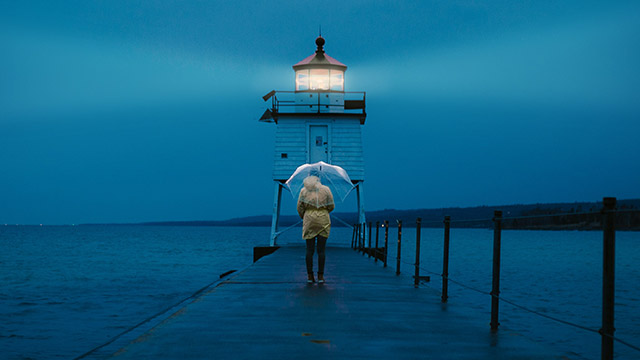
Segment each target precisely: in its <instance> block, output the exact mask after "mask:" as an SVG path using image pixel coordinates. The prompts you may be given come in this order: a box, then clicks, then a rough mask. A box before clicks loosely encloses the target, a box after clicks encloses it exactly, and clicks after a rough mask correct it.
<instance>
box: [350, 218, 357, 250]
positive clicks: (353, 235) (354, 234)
mask: <svg viewBox="0 0 640 360" xmlns="http://www.w3.org/2000/svg"><path fill="white" fill-rule="evenodd" d="M355 239H356V225H355V224H353V233H352V234H351V248H352V249H354V248H355V246H354V245H353V242H354V241H355Z"/></svg>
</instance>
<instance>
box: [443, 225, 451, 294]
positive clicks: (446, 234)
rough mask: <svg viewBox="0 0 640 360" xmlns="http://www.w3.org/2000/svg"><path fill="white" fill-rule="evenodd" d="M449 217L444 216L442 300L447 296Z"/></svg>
mask: <svg viewBox="0 0 640 360" xmlns="http://www.w3.org/2000/svg"><path fill="white" fill-rule="evenodd" d="M450 227H451V217H450V216H445V217H444V254H443V259H442V302H447V299H448V298H449V229H450Z"/></svg>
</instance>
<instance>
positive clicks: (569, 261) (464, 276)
mask: <svg viewBox="0 0 640 360" xmlns="http://www.w3.org/2000/svg"><path fill="white" fill-rule="evenodd" d="M299 233H300V230H299V229H293V230H292V231H290V232H288V233H286V234H285V235H284V236H283V237H282V238H281V240H280V243H281V244H287V243H288V244H302V242H301V241H300V240H298V237H299ZM415 234H416V233H415V229H403V247H402V255H403V256H402V260H403V263H402V272H403V274H404V275H407V276H408V275H410V274H412V273H413V271H414V270H413V267H412V266H411V265H410V264H411V263H413V262H414V261H415V252H414V251H415V250H414V249H415ZM374 236H375V230H374ZM268 238H269V228H266V227H254V228H241V227H150V226H44V227H35V226H34V227H31V226H20V227H13V226H8V227H0V242H1V244H2V248H3V251H2V252H0V348H1V349H2V354H0V358H3V359H69V358H74V357H76V356H79V355H81V354H83V353H85V352H86V351H88V350H90V349H92V348H94V347H96V346H98V345H101V344H103V343H105V342H107V341H108V340H109V339H111V338H112V337H113V336H115V335H117V334H119V333H120V332H122V331H123V330H125V329H128V328H129V327H131V326H132V325H135V324H137V323H139V322H140V321H142V320H144V319H146V318H148V317H149V316H151V315H153V314H155V313H157V312H159V311H161V310H163V309H165V308H166V307H168V306H170V305H173V304H175V303H177V302H179V301H180V300H182V299H184V298H186V297H188V296H189V295H191V294H193V293H194V292H195V291H197V290H198V289H201V288H202V287H204V286H206V285H208V284H210V283H212V282H214V281H216V280H217V279H218V278H219V275H220V274H222V273H224V272H226V271H228V270H232V269H242V268H244V267H246V266H248V265H250V264H251V262H252V252H253V247H254V246H264V245H268ZM442 238H443V232H442V229H422V242H421V250H422V251H421V255H422V256H421V265H422V267H423V268H424V269H425V270H429V271H432V272H434V273H436V274H439V273H440V272H441V271H442V270H441V269H442V240H443V239H442ZM350 239H351V230H350V229H347V228H337V227H334V228H333V229H332V236H331V238H330V244H333V245H344V246H348V245H349V242H350ZM383 239H384V233H383V232H382V229H381V232H380V241H381V243H382V241H383ZM492 239H493V232H492V231H491V230H485V229H452V230H451V250H450V252H451V255H450V277H451V279H454V280H457V281H460V282H463V283H465V284H467V285H468V286H471V287H474V288H477V289H480V290H483V291H486V292H488V291H490V289H491V266H492V265H491V256H492V249H491V246H492ZM389 242H390V246H389V247H390V249H389V267H391V268H394V267H395V256H396V255H395V254H396V244H397V230H396V229H395V228H393V227H392V228H391V229H390V231H389ZM502 246H503V247H502V273H501V275H502V276H501V296H502V297H503V298H504V299H508V300H511V301H513V302H515V303H517V304H519V305H522V306H525V307H527V308H530V309H533V310H535V311H539V312H541V313H544V314H547V315H550V316H553V317H558V318H561V319H563V320H567V321H570V322H574V323H577V324H580V325H582V326H586V327H588V328H591V329H594V330H597V329H599V327H600V321H601V320H600V317H601V314H600V306H601V296H602V295H601V288H602V282H601V272H602V233H601V232H579V231H504V232H503V235H502ZM616 254H617V255H616V329H617V331H616V336H618V337H620V338H622V339H624V340H627V341H628V342H631V343H632V344H634V345H636V346H638V345H640V343H639V341H638V340H637V339H640V287H639V286H638V284H640V266H639V265H638V263H637V261H638V259H640V233H633V232H618V233H617V234H616ZM327 256H330V252H329V253H328V254H327ZM375 266H381V265H380V264H377V265H374V264H372V271H379V270H375ZM389 270H390V271H391V269H389ZM425 274H427V273H425ZM427 275H431V276H432V281H431V282H430V283H428V285H426V286H427V287H430V288H432V289H434V292H435V291H436V290H437V291H439V290H440V286H441V280H440V278H439V277H438V276H437V275H434V274H427ZM437 296H438V295H437V294H434V297H437ZM449 296H450V298H449V302H450V303H451V304H456V306H465V307H468V308H469V312H470V314H472V315H473V317H474V318H477V319H478V321H484V322H486V324H487V328H488V327H489V325H488V324H489V319H490V318H489V313H490V298H489V297H488V296H487V295H484V294H479V293H476V292H474V291H472V290H469V289H466V288H464V287H461V286H459V285H456V284H453V283H450V285H449ZM391 306H392V304H390V307H391ZM500 310H501V311H500V322H501V327H502V328H505V329H508V330H509V331H512V332H513V333H515V334H521V335H523V336H526V337H529V338H532V339H534V340H536V341H540V342H543V343H545V344H549V346H552V347H555V348H557V349H558V350H559V351H561V352H564V353H574V354H575V357H576V358H585V359H598V358H599V357H600V336H599V335H598V334H594V333H591V332H588V331H584V330H581V329H576V328H573V327H570V326H568V325H564V324H560V323H557V322H554V321H551V320H548V319H545V318H542V317H539V316H536V315H533V314H531V313H528V312H526V311H523V310H521V309H518V308H515V307H513V306H511V305H509V304H506V303H501V305H500ZM615 349H616V357H617V358H619V359H628V358H640V353H638V352H637V351H635V350H632V349H629V348H627V347H625V346H623V345H621V344H617V343H616V344H615Z"/></svg>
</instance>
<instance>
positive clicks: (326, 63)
mask: <svg viewBox="0 0 640 360" xmlns="http://www.w3.org/2000/svg"><path fill="white" fill-rule="evenodd" d="M324 43H325V41H324V38H323V37H322V36H319V37H318V38H317V39H316V45H317V46H318V48H317V49H316V52H315V53H314V54H312V55H311V56H309V57H307V58H305V59H304V60H302V61H300V62H299V63H297V64H295V65H293V70H295V72H296V84H295V85H296V92H300V91H340V92H342V91H344V72H345V71H346V70H347V66H346V65H345V64H343V63H341V62H340V61H338V60H336V59H334V58H332V57H331V56H329V55H327V54H325V52H324Z"/></svg>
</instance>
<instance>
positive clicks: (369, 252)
mask: <svg viewBox="0 0 640 360" xmlns="http://www.w3.org/2000/svg"><path fill="white" fill-rule="evenodd" d="M367 253H368V254H369V257H371V221H369V250H368V251H367Z"/></svg>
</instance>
